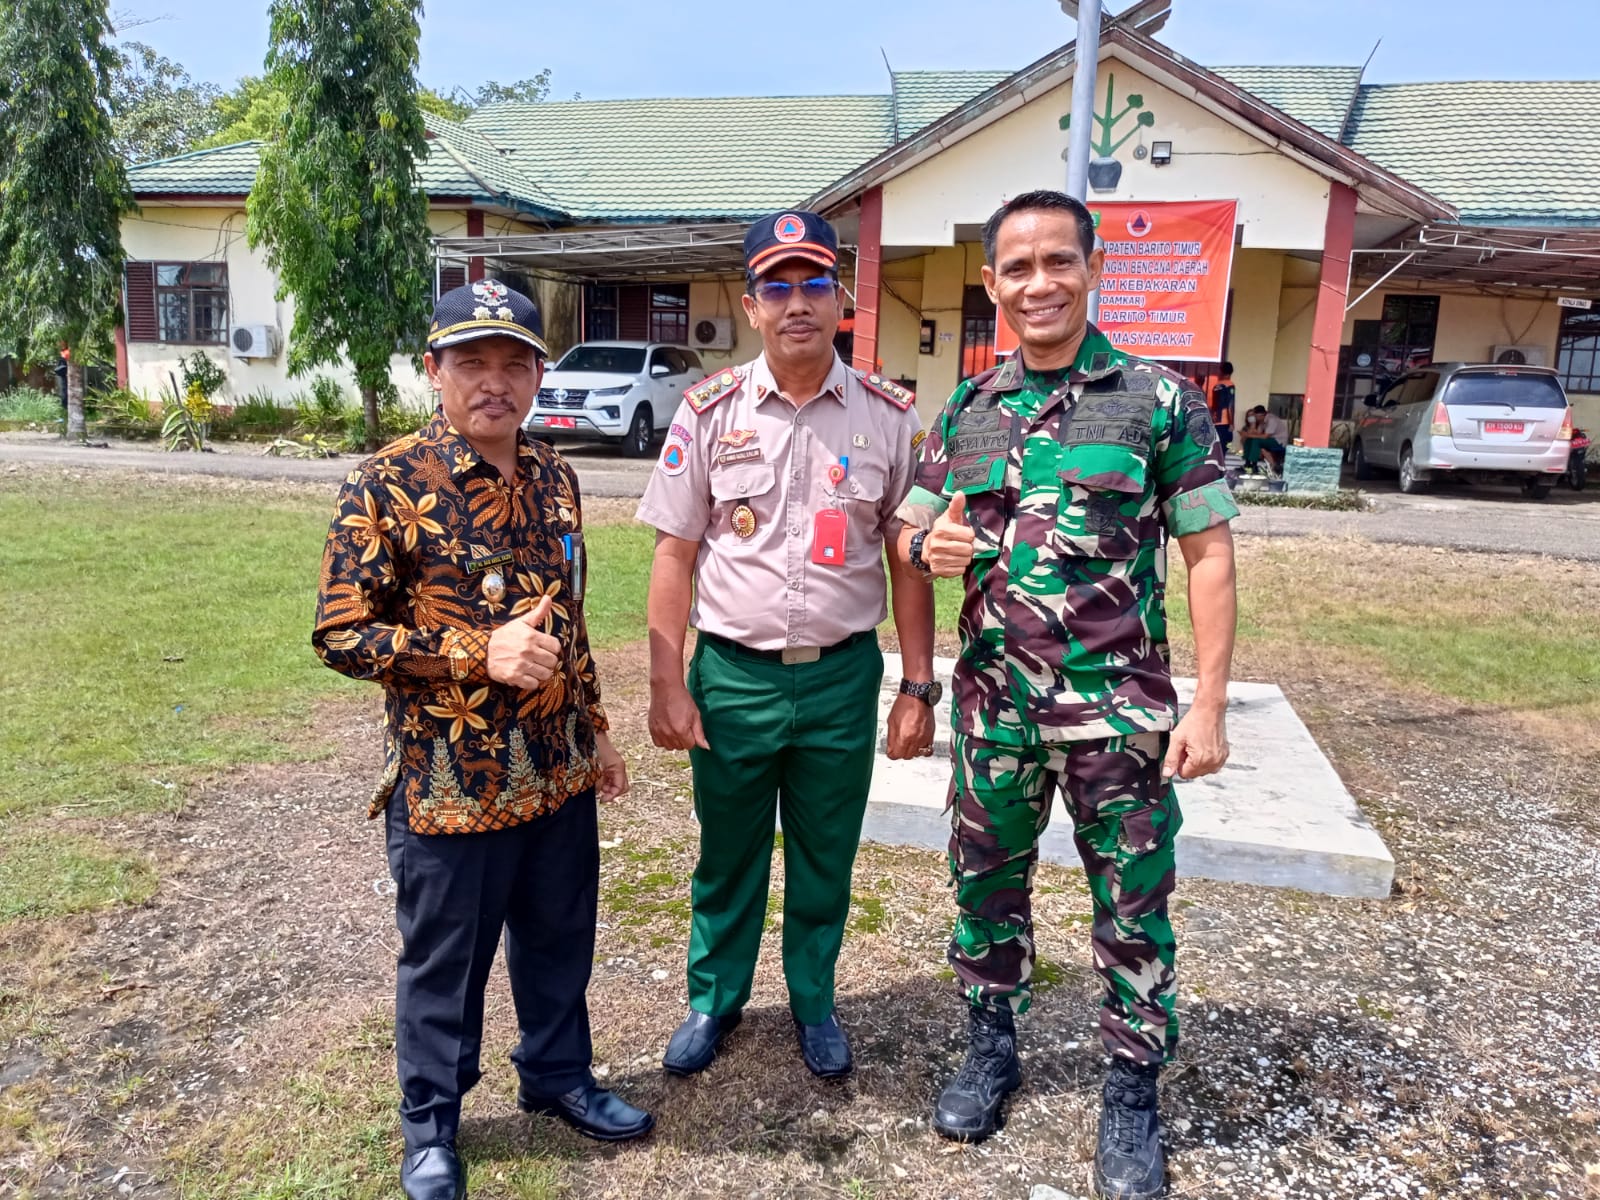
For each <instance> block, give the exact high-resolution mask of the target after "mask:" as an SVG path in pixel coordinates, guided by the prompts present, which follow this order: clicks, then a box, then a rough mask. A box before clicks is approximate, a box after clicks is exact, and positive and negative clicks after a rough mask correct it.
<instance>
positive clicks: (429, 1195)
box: [400, 1142, 467, 1200]
mask: <svg viewBox="0 0 1600 1200" xmlns="http://www.w3.org/2000/svg"><path fill="white" fill-rule="evenodd" d="M400 1190H401V1191H402V1192H404V1193H405V1194H406V1196H407V1197H408V1198H409V1200H465V1197H466V1194H467V1175H466V1172H465V1171H463V1170H462V1169H461V1160H460V1159H459V1158H457V1157H456V1148H455V1144H454V1143H453V1142H443V1143H441V1144H440V1145H437V1146H424V1147H422V1149H420V1150H410V1151H407V1152H406V1156H405V1159H404V1160H403V1161H402V1162H401V1163H400Z"/></svg>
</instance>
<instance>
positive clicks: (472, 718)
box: [312, 412, 607, 834]
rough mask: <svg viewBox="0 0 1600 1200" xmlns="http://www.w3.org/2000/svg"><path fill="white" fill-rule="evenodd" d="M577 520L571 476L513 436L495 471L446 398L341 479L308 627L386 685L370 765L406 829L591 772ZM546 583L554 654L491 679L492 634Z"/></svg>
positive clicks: (479, 818) (597, 714)
mask: <svg viewBox="0 0 1600 1200" xmlns="http://www.w3.org/2000/svg"><path fill="white" fill-rule="evenodd" d="M581 524H582V519H581V512H580V508H579V497H578V483H577V477H576V475H575V474H574V473H573V470H572V468H571V467H570V466H568V465H567V463H566V461H565V460H564V459H562V458H561V456H560V455H558V454H557V453H556V452H555V451H554V450H552V449H550V448H549V447H548V446H546V445H543V444H542V443H537V442H530V441H528V440H527V439H526V438H522V437H520V435H519V442H518V448H517V474H516V479H515V480H514V481H513V482H512V483H510V484H507V483H506V482H505V481H504V480H503V479H502V477H501V475H500V472H499V471H498V470H497V469H496V468H495V467H493V466H492V465H490V464H489V463H487V462H485V461H484V460H483V459H481V458H480V457H479V456H478V455H477V453H476V452H475V451H474V450H473V449H472V447H471V446H470V445H469V444H468V443H467V441H466V439H465V438H463V437H462V436H461V435H460V434H459V433H458V432H457V431H456V430H455V429H454V428H453V427H452V426H451V425H450V423H449V421H447V420H446V419H445V417H444V414H443V412H437V413H435V415H434V417H433V419H432V420H431V421H430V422H429V423H428V424H427V425H426V426H424V427H423V428H422V429H421V430H419V431H418V432H417V433H415V434H412V435H410V436H408V437H404V438H401V439H400V440H399V441H396V442H394V443H392V444H391V445H389V446H387V447H385V448H384V449H382V450H380V451H378V453H377V454H375V455H373V456H372V457H371V458H369V459H367V460H366V461H365V462H364V463H362V464H361V466H360V467H358V468H357V469H356V470H355V471H354V472H352V473H351V475H350V477H349V478H348V479H346V480H345V483H344V487H343V488H342V489H341V491H340V493H339V502H338V510H337V512H336V513H335V514H334V518H333V525H332V527H331V528H330V529H329V531H328V542H327V547H326V549H325V551H324V554H323V560H322V579H321V586H320V588H319V594H318V597H317V620H316V629H315V631H314V633H313V634H312V644H313V646H314V647H315V648H316V652H317V655H318V656H319V657H320V658H321V659H322V661H323V662H324V663H326V664H327V665H328V666H330V667H332V668H333V669H334V670H335V671H338V672H340V673H341V674H344V675H349V676H351V677H352V678H355V679H372V680H376V681H377V682H379V683H381V684H383V687H384V693H385V709H386V718H387V719H386V724H385V730H384V764H385V770H384V775H383V779H382V781H381V782H380V783H379V785H378V788H377V791H376V792H375V793H374V795H373V797H372V805H371V808H370V810H369V812H368V815H369V816H372V817H376V816H377V815H378V814H380V813H381V812H383V810H384V809H385V807H386V806H387V805H388V804H389V802H390V800H391V798H394V797H398V798H399V799H400V800H401V801H402V802H403V803H404V804H405V805H406V810H407V813H408V815H409V818H410V827H411V829H412V831H413V832H415V833H425V834H427V833H475V832H482V831H486V830H493V829H504V828H507V827H508V826H512V825H518V824H521V823H523V822H525V821H530V820H532V819H534V818H535V817H538V816H540V815H541V814H544V813H548V812H552V811H554V810H555V809H557V808H559V807H560V806H561V805H562V804H563V803H564V802H565V801H566V800H567V798H568V797H570V796H572V795H574V794H576V793H578V792H581V791H583V790H584V789H586V788H589V787H592V786H594V784H595V783H596V782H597V781H598V779H599V777H600V768H599V763H598V760H597V758H596V754H595V737H594V735H595V733H597V732H603V731H604V730H605V729H606V728H607V723H606V716H605V711H604V709H603V708H602V707H601V704H600V688H599V683H598V680H597V678H596V674H595V668H594V663H593V661H592V660H591V658H590V656H589V637H588V631H587V629H586V628H585V626H584V621H583V613H582V611H581V610H580V609H579V608H578V606H577V605H575V604H574V603H573V600H572V595H571V589H570V586H569V570H570V568H569V566H568V563H567V552H566V548H565V546H564V545H563V540H562V539H563V535H567V534H575V533H577V532H578V531H579V530H580V528H581ZM547 595H548V596H550V597H552V604H551V608H550V616H549V618H548V619H547V621H546V624H545V627H544V628H545V632H547V633H550V634H551V635H553V636H554V637H556V638H558V639H559V640H560V641H561V644H562V647H563V657H564V665H563V666H562V667H561V668H560V669H558V670H557V671H556V673H555V674H554V675H553V676H552V677H551V678H550V679H549V681H548V682H546V683H545V685H544V686H543V687H541V688H538V689H536V690H533V691H525V690H523V689H521V688H517V687H512V686H509V685H507V684H502V683H496V682H495V681H494V680H492V679H490V678H489V671H488V655H489V637H490V635H491V634H492V633H493V632H494V631H495V630H496V629H497V628H499V627H500V626H501V625H504V624H505V623H506V622H507V621H509V620H511V619H512V618H514V617H517V616H520V615H522V614H524V613H526V612H528V611H529V610H531V609H532V608H534V606H536V605H537V604H538V603H539V601H540V600H541V599H542V598H543V597H544V596H547Z"/></svg>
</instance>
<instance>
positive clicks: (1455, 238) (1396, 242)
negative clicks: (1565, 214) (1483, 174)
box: [1352, 225, 1600, 293]
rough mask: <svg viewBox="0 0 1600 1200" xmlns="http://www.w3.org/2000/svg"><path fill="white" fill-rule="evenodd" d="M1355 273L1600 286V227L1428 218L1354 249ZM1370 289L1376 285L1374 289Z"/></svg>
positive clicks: (1369, 277) (1383, 278)
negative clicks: (1492, 223) (1452, 221)
mask: <svg viewBox="0 0 1600 1200" xmlns="http://www.w3.org/2000/svg"><path fill="white" fill-rule="evenodd" d="M1354 256H1355V258H1354V262H1353V271H1352V274H1353V276H1354V278H1355V279H1357V280H1359V281H1361V282H1363V283H1370V282H1372V281H1373V280H1376V281H1377V282H1379V283H1384V282H1387V281H1389V280H1391V279H1406V280H1415V281H1419V282H1426V283H1466V284H1471V285H1474V286H1477V287H1504V288H1537V289H1539V290H1541V291H1573V292H1586V293H1592V292H1600V228H1596V227H1584V226H1579V227H1572V226H1568V227H1560V226H1554V227H1549V228H1537V227H1533V226H1529V227H1526V228H1524V227H1518V226H1504V225H1501V226H1466V225H1422V226H1418V227H1416V228H1414V229H1412V230H1410V231H1408V232H1407V233H1405V234H1403V235H1401V236H1400V237H1397V238H1395V239H1393V240H1391V241H1390V242H1388V243H1386V244H1385V245H1382V246H1378V247H1374V248H1371V249H1357V250H1355V251H1354ZM1369 290H1370V289H1369Z"/></svg>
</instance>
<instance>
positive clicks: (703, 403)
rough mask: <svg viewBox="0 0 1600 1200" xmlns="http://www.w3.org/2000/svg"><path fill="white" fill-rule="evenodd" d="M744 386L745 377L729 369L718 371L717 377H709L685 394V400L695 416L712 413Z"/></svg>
mask: <svg viewBox="0 0 1600 1200" xmlns="http://www.w3.org/2000/svg"><path fill="white" fill-rule="evenodd" d="M743 386H744V377H743V376H742V375H740V374H739V372H737V371H735V370H734V369H733V368H731V367H729V368H728V369H726V370H723V371H718V372H717V373H716V374H715V375H708V376H706V378H704V379H702V380H701V381H700V382H699V383H697V384H695V385H694V386H693V387H692V388H690V389H689V390H688V391H686V392H684V393H683V398H684V399H685V400H687V401H688V402H689V407H690V408H692V409H694V412H695V415H696V416H700V415H701V414H702V413H705V412H708V411H710V410H711V409H712V408H714V407H715V406H716V405H717V404H719V403H720V402H722V401H723V400H725V399H727V398H728V397H729V396H731V395H733V394H734V393H735V392H737V391H738V390H739V389H740V388H741V387H743Z"/></svg>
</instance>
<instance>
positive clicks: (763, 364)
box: [750, 351, 850, 404]
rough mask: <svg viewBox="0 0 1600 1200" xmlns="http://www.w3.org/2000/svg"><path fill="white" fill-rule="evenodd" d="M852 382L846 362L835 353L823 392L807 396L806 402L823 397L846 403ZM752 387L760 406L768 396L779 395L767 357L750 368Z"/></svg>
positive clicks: (763, 355) (823, 385) (761, 358)
mask: <svg viewBox="0 0 1600 1200" xmlns="http://www.w3.org/2000/svg"><path fill="white" fill-rule="evenodd" d="M849 381H850V372H849V370H848V368H846V367H845V365H844V361H843V360H842V359H841V358H840V357H839V353H838V351H834V355H833V366H832V367H831V368H830V369H829V371H828V377H827V378H826V379H825V380H823V381H822V390H821V391H820V392H818V393H817V394H816V395H815V396H807V397H806V401H807V402H810V401H812V400H816V399H820V398H821V397H823V396H832V397H833V398H834V399H835V400H837V401H839V402H840V403H841V404H842V403H844V392H845V386H846V385H847V384H848V383H849ZM750 386H751V388H753V389H754V391H755V398H756V403H757V404H760V403H761V402H762V401H763V400H765V399H766V398H767V397H768V396H770V395H773V394H775V393H778V381H777V380H776V379H774V378H773V377H772V368H771V367H769V366H768V365H767V356H766V355H765V354H762V355H761V356H760V357H759V358H757V359H756V361H755V362H754V363H753V364H751V367H750Z"/></svg>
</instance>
